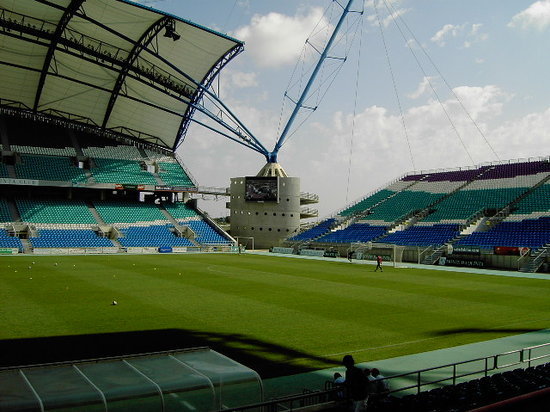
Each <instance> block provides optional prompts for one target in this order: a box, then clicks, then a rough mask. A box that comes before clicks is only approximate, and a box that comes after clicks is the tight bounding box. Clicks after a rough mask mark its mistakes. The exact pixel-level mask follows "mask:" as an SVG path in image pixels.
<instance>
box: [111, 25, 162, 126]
mask: <svg viewBox="0 0 550 412" xmlns="http://www.w3.org/2000/svg"><path fill="white" fill-rule="evenodd" d="M170 24H173V19H172V18H171V17H169V16H164V17H162V18H160V19H159V20H157V21H156V22H154V23H153V24H152V25H151V26H149V28H148V29H147V30H146V31H145V32H144V33H143V34H142V35H141V37H140V38H139V40H138V41H137V42H136V43H134V47H133V48H132V51H131V52H130V54H129V55H128V57H127V58H126V61H125V62H124V65H123V66H122V68H121V70H120V72H119V74H118V78H117V80H116V83H115V86H114V87H113V91H112V93H111V97H110V99H109V103H108V105H107V109H106V110H105V116H104V117H103V123H102V125H101V127H102V128H105V127H106V126H107V122H108V121H109V117H111V112H112V111H113V108H114V106H115V103H116V100H117V98H118V96H119V94H120V91H121V90H122V86H123V85H124V82H125V81H126V77H127V76H128V72H129V71H130V69H131V68H132V66H133V64H134V62H135V61H136V60H137V58H138V57H139V54H140V53H141V52H142V50H144V49H146V48H147V46H149V44H150V43H151V41H152V40H153V39H154V38H155V37H156V36H157V35H158V34H159V33H160V31H161V30H162V29H164V28H165V27H167V26H168V25H170Z"/></svg>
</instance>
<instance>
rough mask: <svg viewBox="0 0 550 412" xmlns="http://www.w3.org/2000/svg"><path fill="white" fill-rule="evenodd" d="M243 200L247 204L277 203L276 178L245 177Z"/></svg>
mask: <svg viewBox="0 0 550 412" xmlns="http://www.w3.org/2000/svg"><path fill="white" fill-rule="evenodd" d="M244 200H246V201H249V202H278V201H279V178H278V177H276V176H275V177H258V176H254V177H245V189H244Z"/></svg>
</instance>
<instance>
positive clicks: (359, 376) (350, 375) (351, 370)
mask: <svg viewBox="0 0 550 412" xmlns="http://www.w3.org/2000/svg"><path fill="white" fill-rule="evenodd" d="M342 364H343V365H344V366H345V367H346V379H345V382H344V385H345V387H346V389H347V393H348V397H349V398H350V400H351V408H350V410H351V411H354V412H362V411H364V410H365V401H366V398H367V384H368V380H367V378H366V376H365V374H364V373H363V371H362V370H361V369H359V368H358V367H357V366H355V360H354V359H353V356H351V355H346V356H344V359H343V360H342Z"/></svg>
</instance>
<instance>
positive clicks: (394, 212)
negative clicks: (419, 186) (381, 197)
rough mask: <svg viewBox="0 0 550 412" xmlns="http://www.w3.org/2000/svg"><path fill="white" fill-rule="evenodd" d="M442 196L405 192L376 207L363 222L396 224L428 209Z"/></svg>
mask: <svg viewBox="0 0 550 412" xmlns="http://www.w3.org/2000/svg"><path fill="white" fill-rule="evenodd" d="M441 196H442V194H441V193H430V192H424V191H412V190H404V191H402V192H398V193H396V194H395V196H392V197H390V198H389V199H387V200H386V201H385V202H383V203H381V204H380V205H378V206H376V207H374V208H373V209H372V210H371V213H370V214H369V215H367V216H365V217H363V218H362V219H363V220H367V221H369V220H370V221H378V222H388V226H389V223H392V222H395V221H397V220H400V219H402V218H404V217H405V216H407V215H409V214H412V213H414V212H417V211H420V210H422V209H424V208H426V207H427V206H428V205H430V204H432V203H433V202H435V201H436V200H437V199H439V198H440V197H441Z"/></svg>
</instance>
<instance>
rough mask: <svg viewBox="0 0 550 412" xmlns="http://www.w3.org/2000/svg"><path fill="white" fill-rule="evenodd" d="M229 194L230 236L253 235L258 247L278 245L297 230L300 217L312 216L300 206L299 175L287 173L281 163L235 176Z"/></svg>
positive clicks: (243, 241) (255, 244) (244, 241)
mask: <svg viewBox="0 0 550 412" xmlns="http://www.w3.org/2000/svg"><path fill="white" fill-rule="evenodd" d="M230 196H231V197H230V202H229V205H228V206H229V208H230V210H231V215H230V221H231V229H230V233H231V236H232V237H233V238H254V247H255V248H257V249H268V248H270V247H273V246H278V245H279V244H280V243H281V242H282V241H283V240H284V239H285V238H287V237H289V236H292V235H294V234H296V233H298V230H299V229H300V218H301V217H310V216H305V215H304V214H303V213H302V210H301V204H302V196H301V193H300V178H299V177H288V176H287V174H286V173H285V171H284V170H283V168H282V167H281V166H280V165H279V164H278V163H267V164H266V166H265V167H264V168H262V170H260V172H259V173H258V175H257V176H247V177H234V178H232V179H231V186H230ZM312 216H315V214H313V215H312ZM239 243H241V244H245V243H247V242H246V240H244V239H243V240H242V241H240V242H239Z"/></svg>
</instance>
